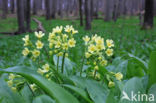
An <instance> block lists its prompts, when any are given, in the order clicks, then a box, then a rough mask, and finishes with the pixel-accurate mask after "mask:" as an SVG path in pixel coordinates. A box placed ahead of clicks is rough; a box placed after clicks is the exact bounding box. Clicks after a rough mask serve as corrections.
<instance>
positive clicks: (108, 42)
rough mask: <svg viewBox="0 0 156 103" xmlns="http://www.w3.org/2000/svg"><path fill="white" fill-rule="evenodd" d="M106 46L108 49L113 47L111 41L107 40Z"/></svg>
mask: <svg viewBox="0 0 156 103" xmlns="http://www.w3.org/2000/svg"><path fill="white" fill-rule="evenodd" d="M106 44H107V46H108V47H109V48H111V47H114V44H113V40H109V39H107V40H106Z"/></svg>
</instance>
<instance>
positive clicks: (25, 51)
mask: <svg viewBox="0 0 156 103" xmlns="http://www.w3.org/2000/svg"><path fill="white" fill-rule="evenodd" d="M29 52H30V51H29V49H28V48H24V50H23V51H22V54H23V55H24V56H25V57H26V56H27V55H28V54H29Z"/></svg>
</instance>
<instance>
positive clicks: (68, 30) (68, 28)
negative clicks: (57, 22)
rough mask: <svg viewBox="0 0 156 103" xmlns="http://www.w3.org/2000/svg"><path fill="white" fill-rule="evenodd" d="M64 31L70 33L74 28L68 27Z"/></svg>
mask: <svg viewBox="0 0 156 103" xmlns="http://www.w3.org/2000/svg"><path fill="white" fill-rule="evenodd" d="M64 30H65V32H67V33H70V32H71V31H72V30H73V26H69V25H67V26H66V27H65V28H64Z"/></svg>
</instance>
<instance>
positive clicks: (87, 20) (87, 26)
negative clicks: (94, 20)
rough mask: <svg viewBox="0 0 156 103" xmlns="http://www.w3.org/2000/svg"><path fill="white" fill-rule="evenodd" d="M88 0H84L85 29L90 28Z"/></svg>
mask: <svg viewBox="0 0 156 103" xmlns="http://www.w3.org/2000/svg"><path fill="white" fill-rule="evenodd" d="M90 8H91V7H90V0H85V16H86V27H85V29H86V30H90V29H91V12H90Z"/></svg>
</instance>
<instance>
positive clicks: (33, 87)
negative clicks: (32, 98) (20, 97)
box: [30, 83, 36, 91]
mask: <svg viewBox="0 0 156 103" xmlns="http://www.w3.org/2000/svg"><path fill="white" fill-rule="evenodd" d="M30 88H31V89H32V90H33V91H35V90H36V84H34V83H33V84H30Z"/></svg>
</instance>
